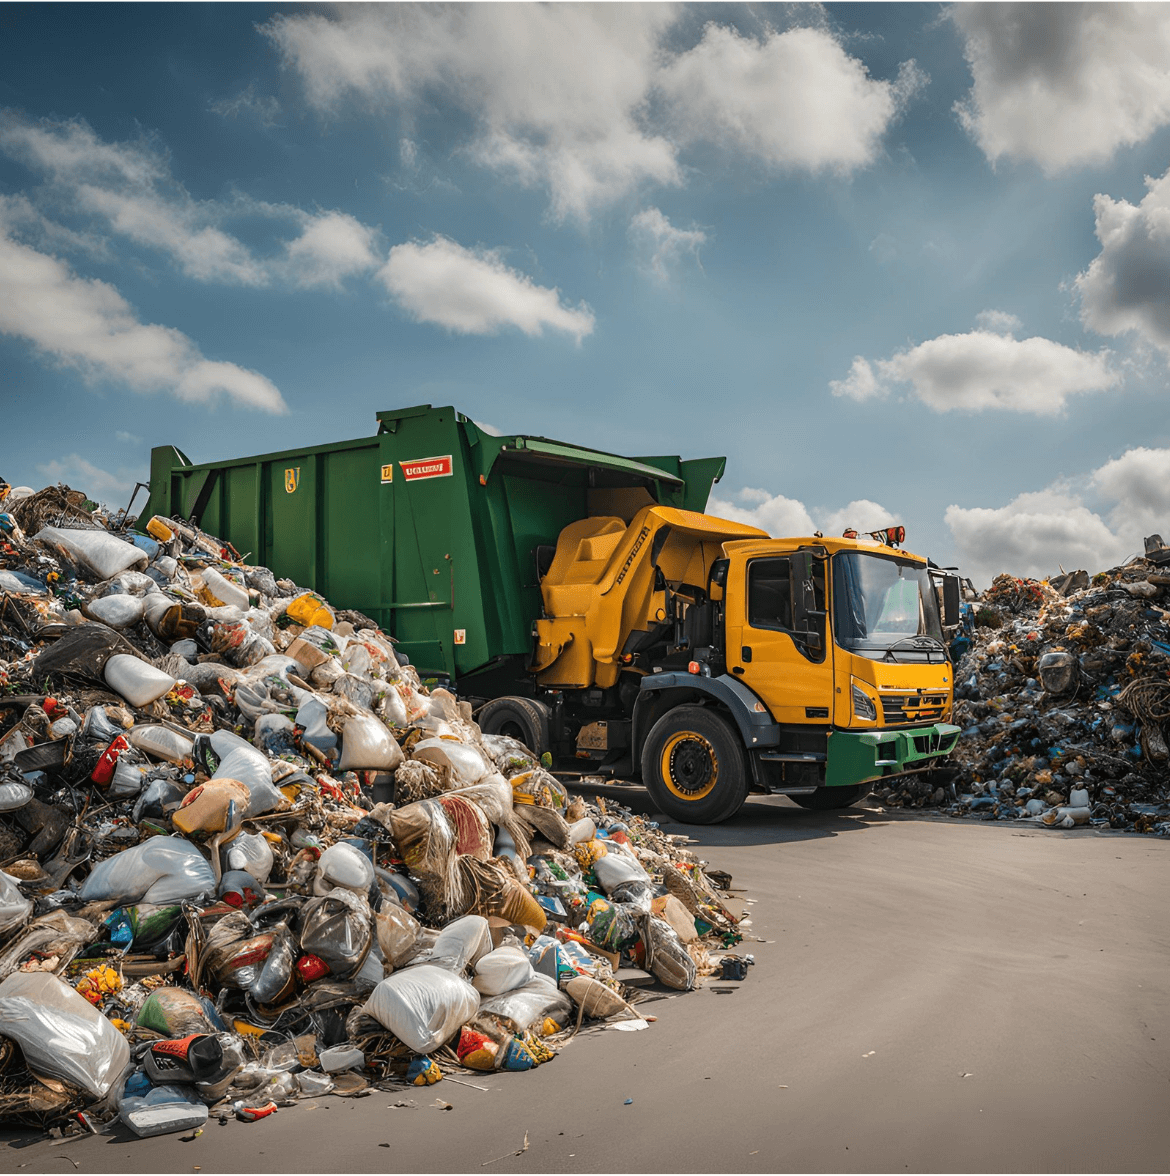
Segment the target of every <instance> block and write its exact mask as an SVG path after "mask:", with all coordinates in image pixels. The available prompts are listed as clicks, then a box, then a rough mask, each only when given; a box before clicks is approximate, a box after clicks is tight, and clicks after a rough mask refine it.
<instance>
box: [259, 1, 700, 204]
mask: <svg viewBox="0 0 1170 1176" xmlns="http://www.w3.org/2000/svg"><path fill="white" fill-rule="evenodd" d="M675 15H676V14H675V11H674V10H673V9H672V7H671V6H669V5H657V4H652V5H623V4H614V5H598V6H591V5H575V4H564V5H562V4H554V5H539V6H538V5H496V4H492V5H479V4H469V5H456V6H440V5H434V6H431V5H347V6H342V7H340V8H338V9H336V10H335V11H334V13H333V14H332V15H331V16H329V17H326V16H323V15H320V14H317V13H304V14H301V13H298V14H295V15H291V16H290V15H286V14H280V15H278V16H276V17H274V18H273V19H272V20H271V21H269V23H268V24H267V25H266V26H264V31H265V32H266V33H267V34H268V35H269V36H270V37H271V38H272V40H273V41H274V42H275V43H276V45H277V46H278V47H279V48H280V50H281V53H282V54H283V56H284V59H285V61H286V63H287V64H288V65H290V66H292V67H293V68H295V69H296V70H297V71H298V73H299V74H300V75H301V77H302V79H303V80H304V83H305V87H306V90H307V93H308V97H309V100H310V101H311V102H313V103H314V104H315V105H316V106H318V107H319V108H322V109H326V110H333V109H335V108H336V107H337V105H338V104H339V103H340V101H341V100H342V99H343V98H345V97H347V96H356V97H357V98H359V99H361V100H364V101H365V102H367V103H370V104H382V103H388V104H391V105H393V106H394V107H395V108H396V109H400V108H401V107H402V105H403V104H407V105H409V104H410V103H414V102H418V101H421V100H422V99H423V98H424V97H427V96H434V95H438V96H440V97H441V98H442V99H443V100H445V101H448V102H454V103H456V104H457V105H458V106H459V107H460V108H461V109H462V110H463V111H464V112H468V113H470V114H471V115H472V116H473V118H474V119H475V120H476V121H477V124H478V125H477V129H476V131H475V133H474V137H473V139H472V141H471V144H470V149H471V152H472V154H473V156H474V157H475V158H477V159H478V160H479V161H480V162H481V163H483V164H486V165H488V166H491V167H497V168H500V169H502V170H504V171H506V172H508V173H510V174H511V175H513V176H514V177H515V178H516V179H518V180H519V181H520V182H522V183H525V184H529V185H535V184H541V185H544V186H546V187H547V188H548V189H549V191H550V193H551V195H552V205H553V213H554V215H555V216H556V217H558V218H565V217H570V216H571V217H580V218H584V217H586V216H588V214H589V212H590V210H591V209H592V208H594V207H595V206H597V205H599V204H603V203H606V202H607V201H610V200H612V199H615V198H616V197H618V196H621V195H624V194H625V193H626V192H628V191H630V190H631V189H633V188H635V187H637V186H638V185H639V184H640V183H642V182H644V181H646V180H650V181H653V182H655V183H660V184H677V183H678V182H679V181H680V178H681V173H680V171H679V168H678V164H677V161H676V159H675V153H674V149H673V147H672V146H671V144H670V143H668V142H667V141H666V140H665V139H664V138H663V137H661V136H660V135H656V134H653V133H648V132H645V131H643V129H642V127H641V125H640V123H639V120H638V111H639V108H640V106H641V104H642V103H643V101H644V99H645V96H646V92H647V89H648V87H649V84H650V81H651V79H652V77H653V74H654V70H655V67H656V62H657V54H658V46H659V37H660V35H661V33H662V32H663V31H664V30H665V29H666V28H667V27H668V26H669V25H670V23H671V22H672V21H673V19H674V18H675Z"/></svg>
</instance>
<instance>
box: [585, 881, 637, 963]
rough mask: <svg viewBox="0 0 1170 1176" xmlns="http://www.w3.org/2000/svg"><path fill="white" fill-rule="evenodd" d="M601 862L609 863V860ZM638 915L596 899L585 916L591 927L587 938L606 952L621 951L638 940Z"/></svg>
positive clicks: (627, 908)
mask: <svg viewBox="0 0 1170 1176" xmlns="http://www.w3.org/2000/svg"><path fill="white" fill-rule="evenodd" d="M601 860H602V861H609V859H608V858H602V859H601ZM598 864H600V863H598ZM637 914H638V912H637V910H636V909H632V908H629V907H624V906H623V905H622V904H620V903H614V902H607V901H606V900H605V899H604V898H596V899H594V900H593V902H591V903H590V904H589V910H588V911H587V912H586V914H585V922H586V923H587V924H588V926H589V929H588V930H587V931H586V932H585V936H586V938H587V939H588V940H589V942H590V943H592V944H595V945H596V946H597V947H600V948H601V949H602V950H604V951H611V952H617V951H621V949H622V948H623V947H628V946H629V945H630V944H632V943H634V942H636V941H637V939H638V921H637Z"/></svg>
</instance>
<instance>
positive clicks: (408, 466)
mask: <svg viewBox="0 0 1170 1176" xmlns="http://www.w3.org/2000/svg"><path fill="white" fill-rule="evenodd" d="M398 464H399V465H400V466H401V467H402V477H403V480H404V481H407V482H417V481H419V480H420V479H422V478H449V477H450V476H451V472H452V471H451V455H450V454H449V453H448V454H447V455H446V457H423V458H420V459H419V460H418V461H400V462H399V463H398Z"/></svg>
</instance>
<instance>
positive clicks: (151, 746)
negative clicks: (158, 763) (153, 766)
mask: <svg viewBox="0 0 1170 1176" xmlns="http://www.w3.org/2000/svg"><path fill="white" fill-rule="evenodd" d="M126 738H127V739H128V740H129V741H130V745H131V747H137V748H138V750H139V751H145V752H146V754H147V755H151V756H154V758H155V759H161V760H168V761H169V762H170V763H172V764H180V763H182V762H183V760H185V759H187V758H189V756H190V755H191V749H192V748H193V747H194V746H195V743H194V741H193V740H192V739H191V738H189V737H188V736H186V735H181V734H180V733H179V732H178V731H172V730H171V729H170V727H164V726H162V725H161V724H155V723H136V724H135V725H134V726H133V727H131V728H130V730H129V731H127V732H126Z"/></svg>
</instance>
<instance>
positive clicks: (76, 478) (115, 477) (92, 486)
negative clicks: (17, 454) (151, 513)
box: [37, 453, 150, 507]
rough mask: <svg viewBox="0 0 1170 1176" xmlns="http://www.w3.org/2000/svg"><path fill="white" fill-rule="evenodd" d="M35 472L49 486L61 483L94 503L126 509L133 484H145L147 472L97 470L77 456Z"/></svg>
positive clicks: (61, 459)
mask: <svg viewBox="0 0 1170 1176" xmlns="http://www.w3.org/2000/svg"><path fill="white" fill-rule="evenodd" d="M37 472H38V473H40V474H43V475H44V476H45V478H47V479H48V482H49V484H53V483H57V482H64V483H65V485H67V486H69V487H71V488H72V489H74V490H80V491H82V492H83V493H84V494H85V495H86V496H87V497H89V498H92V499H93V500H94V502H101V503H104V504H105V505H106V506H113V507H119V506H125V505H126V502H127V500H128V499H129V497H130V494H131V492H132V491H133V490H134V485H135V483H136V482H141V481H144V480H146V477H148V476H149V474H150V471H149V469H130V468H128V467H126V466H122V467H121V468H120V469H119V470H118V471H117V472H116V473H111V472H110V471H109V470H103V469H100V468H99V467H98V466H95V465H94V464H93V462H91V461H88V460H87V459H86V458H84V457H82V456H81V455H80V454H78V453H70V454H68V455H67V456H65V457H58V458H54V459H53V460H52V461H49V462H45V463H43V464H41V465H38V466H37Z"/></svg>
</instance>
